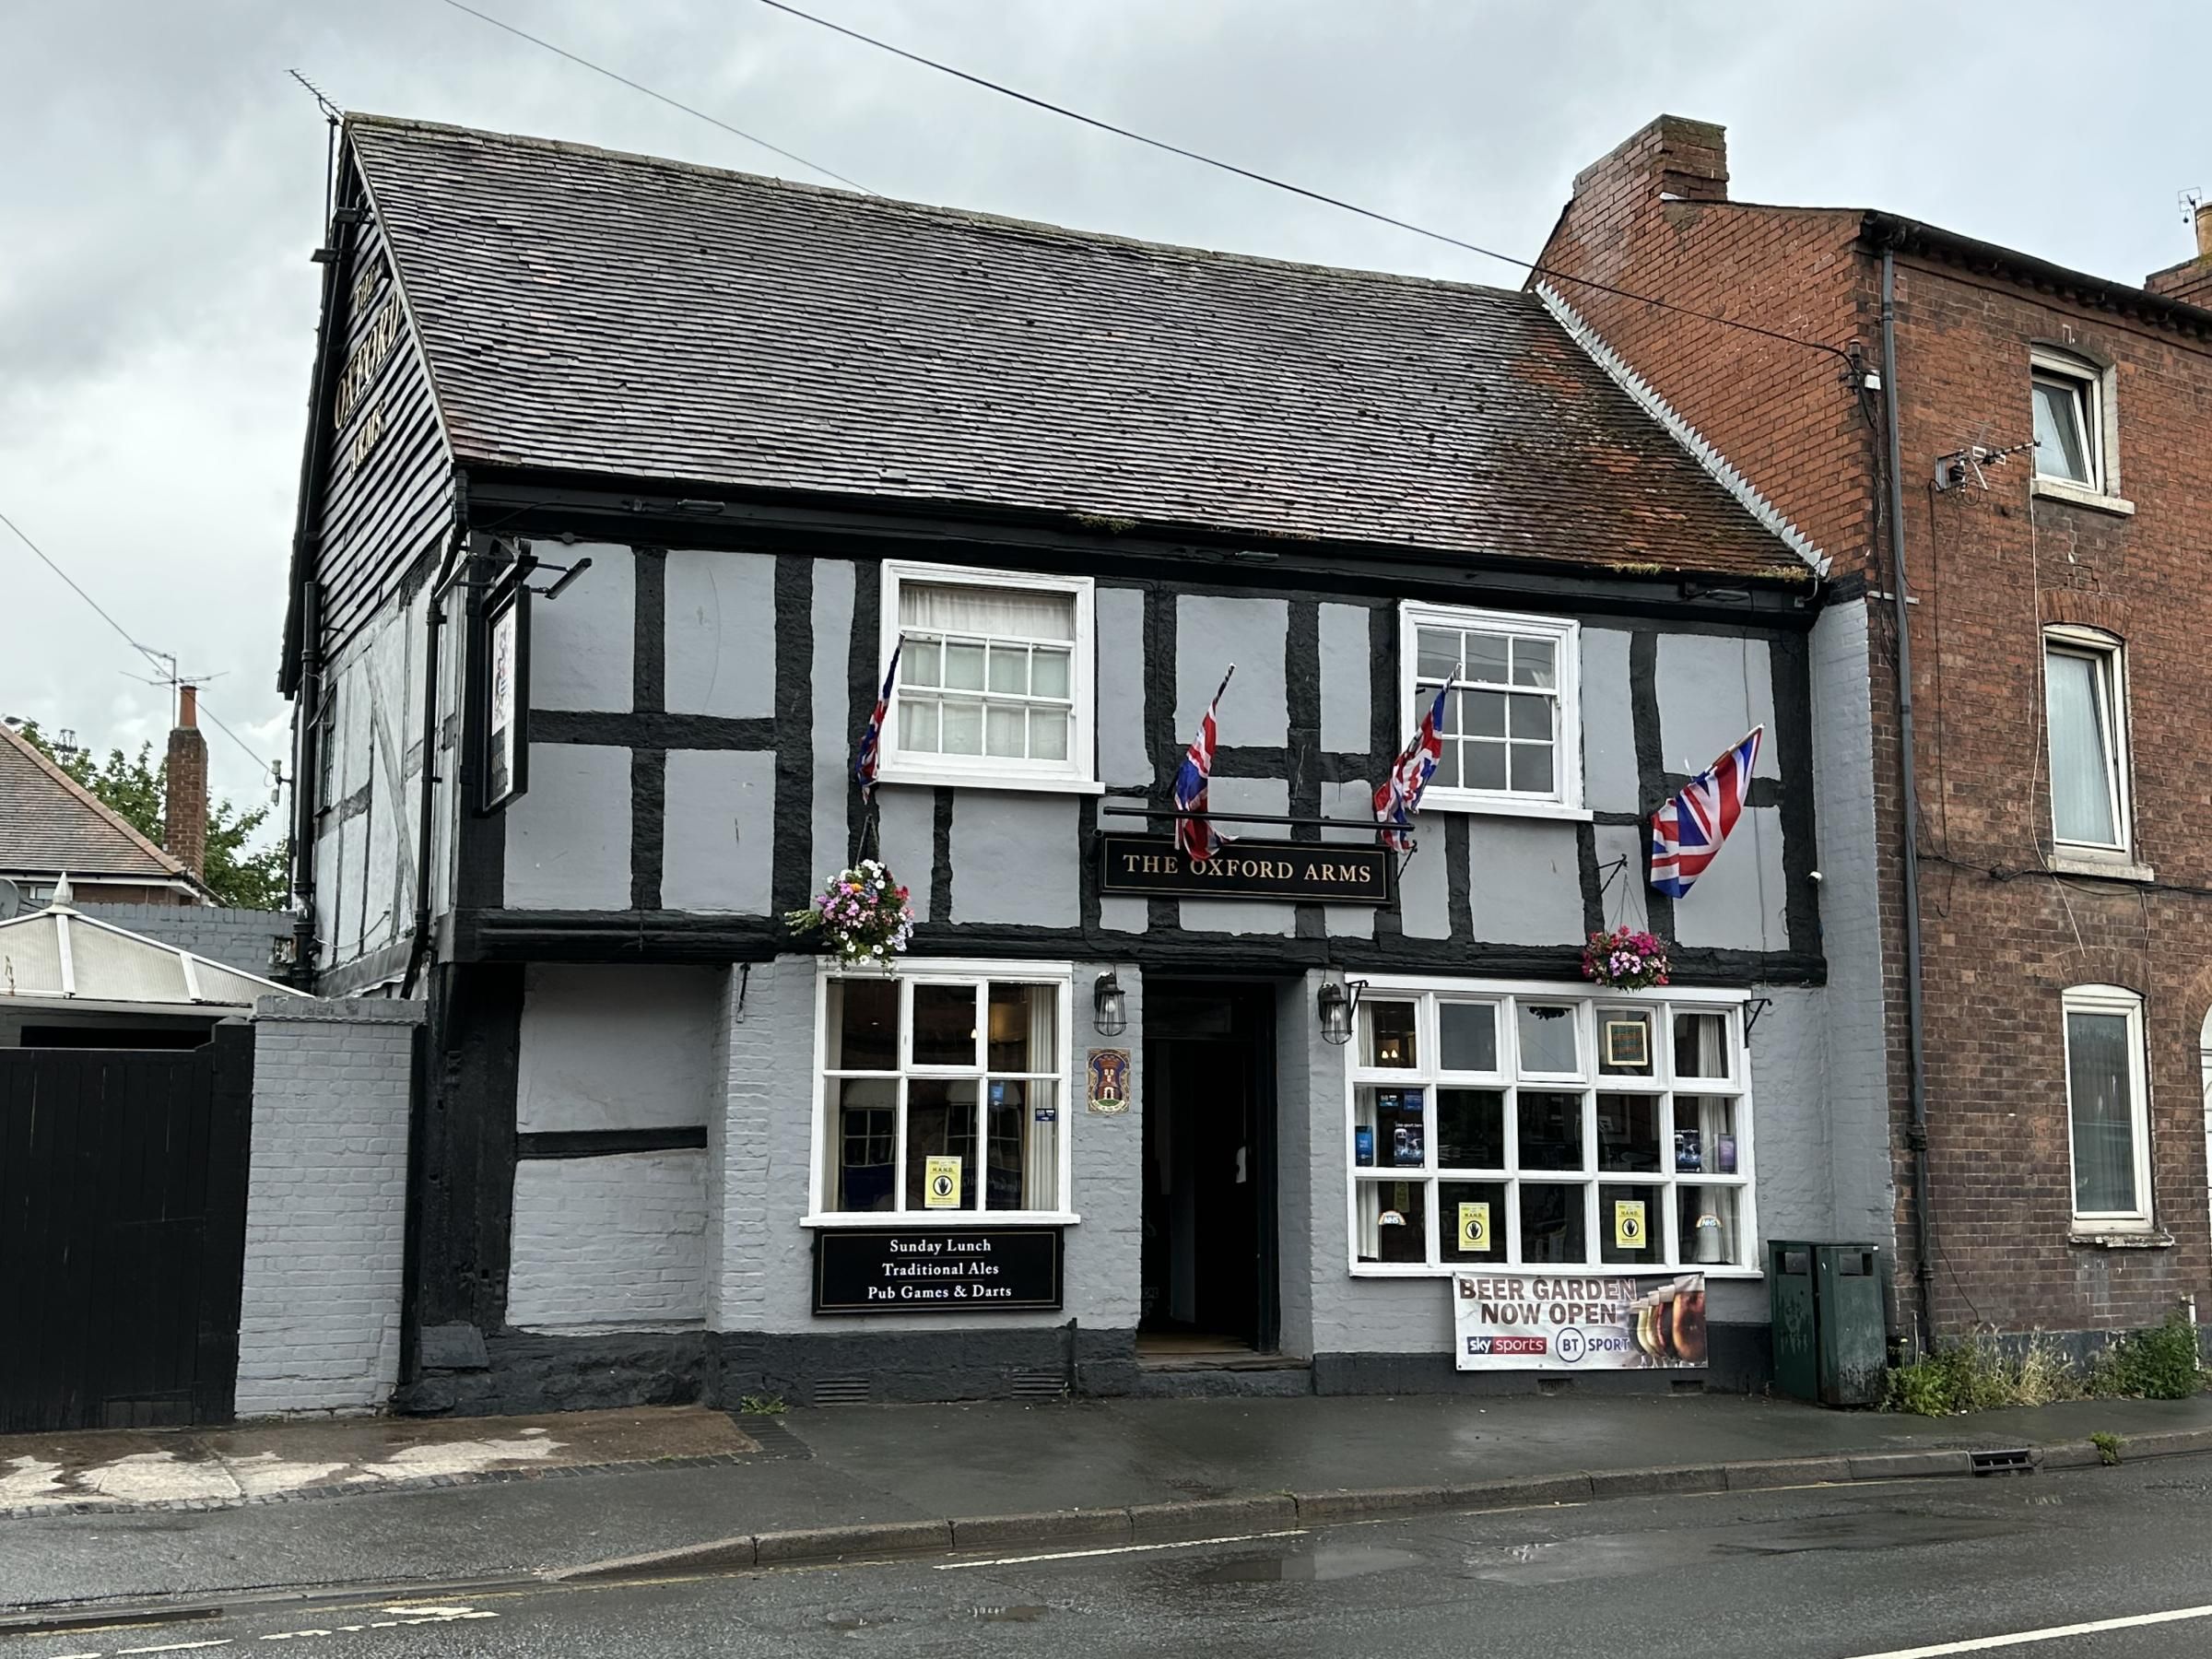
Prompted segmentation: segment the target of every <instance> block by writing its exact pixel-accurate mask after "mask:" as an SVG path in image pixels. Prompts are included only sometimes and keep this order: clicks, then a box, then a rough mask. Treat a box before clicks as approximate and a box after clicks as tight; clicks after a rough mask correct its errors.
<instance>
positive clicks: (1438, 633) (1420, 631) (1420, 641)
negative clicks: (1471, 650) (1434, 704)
mask: <svg viewBox="0 0 2212 1659" xmlns="http://www.w3.org/2000/svg"><path fill="white" fill-rule="evenodd" d="M1413 639H1414V653H1415V655H1414V670H1413V671H1414V674H1415V676H1416V677H1418V678H1420V679H1429V680H1441V679H1452V678H1454V677H1457V675H1458V673H1459V634H1458V631H1457V630H1456V629H1441V628H1417V629H1414V632H1413Z"/></svg>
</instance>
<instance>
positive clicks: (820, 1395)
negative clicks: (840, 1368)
mask: <svg viewBox="0 0 2212 1659" xmlns="http://www.w3.org/2000/svg"><path fill="white" fill-rule="evenodd" d="M873 1392H874V1387H873V1385H872V1384H871V1383H870V1382H869V1381H868V1379H867V1378H865V1377H818V1378H817V1379H815V1383H814V1387H813V1389H812V1391H811V1394H810V1395H809V1397H810V1398H812V1400H813V1401H814V1403H815V1404H816V1405H817V1406H865V1405H866V1404H867V1403H868V1395H869V1394H872V1393H873Z"/></svg>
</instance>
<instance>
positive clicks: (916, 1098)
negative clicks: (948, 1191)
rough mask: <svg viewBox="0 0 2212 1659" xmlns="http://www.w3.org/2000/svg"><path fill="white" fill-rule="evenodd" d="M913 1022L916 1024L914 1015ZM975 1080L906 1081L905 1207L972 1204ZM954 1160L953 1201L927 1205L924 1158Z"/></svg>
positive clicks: (969, 1206)
mask: <svg viewBox="0 0 2212 1659" xmlns="http://www.w3.org/2000/svg"><path fill="white" fill-rule="evenodd" d="M915 1023H916V1024H917V1025H918V1024H919V1023H920V1020H919V1018H917V1019H916V1022H915ZM976 1088H977V1085H976V1081H975V1079H974V1078H972V1077H962V1078H958V1079H947V1078H942V1077H940V1078H935V1079H924V1078H916V1079H915V1080H914V1081H912V1082H911V1083H909V1084H908V1085H907V1086H906V1207H907V1208H908V1209H911V1210H926V1209H932V1208H936V1209H964V1210H971V1209H974V1208H975V1207H976V1186H977V1181H976V1173H977V1171H976V1165H975V1107H976V1099H975V1096H976ZM933 1158H951V1159H958V1160H959V1194H958V1196H959V1203H957V1204H943V1203H940V1204H937V1205H934V1206H933V1205H931V1204H929V1203H928V1202H927V1199H928V1198H929V1196H930V1194H929V1191H928V1186H929V1160H930V1159H933Z"/></svg>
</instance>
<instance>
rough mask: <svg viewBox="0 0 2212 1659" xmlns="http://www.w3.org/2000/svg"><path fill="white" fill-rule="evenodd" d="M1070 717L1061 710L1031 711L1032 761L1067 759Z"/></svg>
mask: <svg viewBox="0 0 2212 1659" xmlns="http://www.w3.org/2000/svg"><path fill="white" fill-rule="evenodd" d="M1070 718H1071V717H1070V716H1069V715H1068V714H1067V712H1065V710H1061V709H1031V710H1030V759H1032V760H1065V759H1067V728H1068V724H1069V720H1070Z"/></svg>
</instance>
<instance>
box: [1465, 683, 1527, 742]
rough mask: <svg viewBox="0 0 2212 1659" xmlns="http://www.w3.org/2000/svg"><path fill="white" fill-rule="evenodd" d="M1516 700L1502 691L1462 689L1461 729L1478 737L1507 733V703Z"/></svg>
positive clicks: (1498, 735)
mask: <svg viewBox="0 0 2212 1659" xmlns="http://www.w3.org/2000/svg"><path fill="white" fill-rule="evenodd" d="M1513 700H1514V699H1512V698H1509V697H1508V696H1506V694H1505V693H1504V692H1502V691H1462V692H1461V693H1460V694H1459V712H1460V719H1461V721H1462V723H1463V724H1462V727H1461V729H1462V730H1464V731H1465V732H1466V733H1467V734H1468V735H1471V736H1476V737H1502V736H1504V735H1505V705H1506V704H1507V703H1509V702H1512V701H1513Z"/></svg>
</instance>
